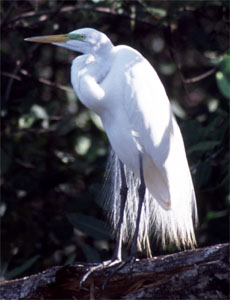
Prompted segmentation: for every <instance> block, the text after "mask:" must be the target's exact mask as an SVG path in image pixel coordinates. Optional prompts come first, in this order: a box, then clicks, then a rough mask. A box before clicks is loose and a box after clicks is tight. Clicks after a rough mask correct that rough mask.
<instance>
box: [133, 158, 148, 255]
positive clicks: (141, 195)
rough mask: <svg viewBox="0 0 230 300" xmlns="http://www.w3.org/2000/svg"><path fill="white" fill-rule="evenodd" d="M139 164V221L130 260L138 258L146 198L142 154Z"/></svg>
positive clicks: (137, 221)
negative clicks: (140, 230) (138, 241)
mask: <svg viewBox="0 0 230 300" xmlns="http://www.w3.org/2000/svg"><path fill="white" fill-rule="evenodd" d="M139 164H140V181H141V182H140V186H139V188H138V196H139V202H138V209H137V220H136V229H135V232H134V236H133V241H132V246H131V251H130V258H131V259H132V258H135V257H137V240H138V233H139V227H140V220H141V211H142V206H143V202H144V198H145V189H146V187H145V180H144V172H143V161H142V156H141V153H140V154H139Z"/></svg>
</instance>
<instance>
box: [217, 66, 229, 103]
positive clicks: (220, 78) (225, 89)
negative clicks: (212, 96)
mask: <svg viewBox="0 0 230 300" xmlns="http://www.w3.org/2000/svg"><path fill="white" fill-rule="evenodd" d="M216 82H217V85H218V88H219V90H220V92H221V94H222V95H223V96H224V97H225V98H227V99H229V96H230V80H229V76H226V75H225V74H224V73H223V72H221V71H219V72H217V73H216Z"/></svg>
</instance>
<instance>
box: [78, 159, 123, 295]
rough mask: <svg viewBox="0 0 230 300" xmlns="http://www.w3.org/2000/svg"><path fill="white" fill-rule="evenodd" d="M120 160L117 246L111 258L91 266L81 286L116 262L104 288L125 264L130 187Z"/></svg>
mask: <svg viewBox="0 0 230 300" xmlns="http://www.w3.org/2000/svg"><path fill="white" fill-rule="evenodd" d="M119 162H120V175H121V188H120V219H119V222H118V225H117V239H116V246H115V250H114V254H113V257H112V259H111V260H108V261H105V262H102V263H101V264H99V265H97V266H94V267H90V268H89V271H88V272H87V273H86V274H85V275H84V276H83V277H82V279H81V281H80V286H82V284H83V283H84V282H85V281H86V279H87V278H88V277H89V275H90V274H92V273H93V272H95V271H99V270H102V269H105V268H108V267H112V266H114V265H116V264H119V266H118V267H117V268H116V269H115V270H114V271H113V272H111V274H110V275H109V276H108V277H107V279H106V281H105V282H104V284H103V286H102V288H103V289H104V288H105V287H106V285H107V284H108V282H109V280H110V278H111V277H112V276H113V275H114V274H115V273H116V272H117V271H118V270H119V269H120V268H121V267H123V264H120V263H121V262H122V240H123V238H122V226H123V220H124V212H125V202H126V199H127V193H128V187H127V183H126V178H125V169H124V165H123V163H122V162H121V161H119Z"/></svg>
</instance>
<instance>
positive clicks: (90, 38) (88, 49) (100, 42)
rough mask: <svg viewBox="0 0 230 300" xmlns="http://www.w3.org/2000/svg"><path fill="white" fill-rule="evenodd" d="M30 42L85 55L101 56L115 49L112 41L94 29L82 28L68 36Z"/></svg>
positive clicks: (31, 40) (50, 36) (62, 35)
mask: <svg viewBox="0 0 230 300" xmlns="http://www.w3.org/2000/svg"><path fill="white" fill-rule="evenodd" d="M25 41H28V42H39V43H51V44H53V45H57V46H60V47H63V48H66V49H69V50H73V51H77V52H81V53H84V54H99V53H100V52H104V51H108V50H110V49H111V48H112V47H113V44H112V42H111V41H110V39H109V38H108V37H107V36H106V35H105V34H104V33H102V32H100V31H97V30H96V29H93V28H82V29H78V30H74V31H71V32H70V33H67V34H58V35H46V36H37V37H30V38H26V39H25Z"/></svg>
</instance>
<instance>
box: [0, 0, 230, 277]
mask: <svg viewBox="0 0 230 300" xmlns="http://www.w3.org/2000/svg"><path fill="white" fill-rule="evenodd" d="M81 27H94V28H96V29H99V30H101V31H103V32H105V33H106V34H107V35H108V36H109V37H110V38H111V39H112V41H113V42H114V44H116V45H118V44H127V45H130V46H132V47H134V48H136V49H138V50H139V51H140V52H141V53H142V54H143V55H144V56H145V57H146V58H147V59H148V60H149V61H150V62H151V64H152V65H153V66H154V68H155V69H156V70H157V72H158V74H159V76H160V78H161V79H162V81H163V83H164V85H165V87H166V90H167V93H168V96H169V98H170V100H171V101H172V106H173V110H174V112H175V114H176V116H177V118H178V122H179V125H180V127H181V129H182V133H183V136H184V141H185V146H186V150H187V155H188V160H189V163H190V167H191V170H192V174H193V179H194V183H195V189H196V195H197V202H198V209H199V217H200V225H199V228H198V232H197V237H198V244H199V246H204V245H210V244H215V243H220V242H226V241H227V240H228V204H229V195H228V194H229V186H228V185H229V179H228V178H229V136H228V134H229V114H228V112H229V111H228V109H229V86H230V84H229V81H230V78H229V76H230V54H229V49H228V46H229V4H228V1H220V0H217V1H146V0H135V1H110V0H106V1H100V0H97V1H96V0H92V1H77V0H76V1H2V5H1V33H2V42H1V62H2V63H1V84H2V89H1V90H2V96H1V100H2V101H1V188H2V190H1V191H2V197H1V206H0V214H1V217H2V221H1V223H2V224H1V225H2V227H1V228H2V229H1V238H2V240H1V241H2V244H1V250H2V253H1V254H2V264H1V267H2V268H1V270H2V277H3V278H8V279H10V278H13V277H16V276H17V277H18V276H23V275H26V274H31V273H36V272H38V271H42V270H44V269H45V268H48V267H50V266H52V265H57V264H58V265H60V264H67V263H71V262H73V261H76V260H77V261H91V262H92V261H95V262H96V261H100V260H103V259H108V258H110V257H111V255H112V252H113V248H114V240H113V239H112V237H111V235H110V229H109V228H106V226H105V225H104V222H105V212H103V210H102V207H101V200H100V199H101V197H100V195H101V194H100V193H101V187H102V184H103V175H104V171H105V165H106V157H107V153H108V141H107V138H106V135H105V133H104V132H103V130H102V129H101V126H100V123H99V122H98V118H97V117H96V116H95V114H93V113H92V112H89V111H88V110H86V109H85V108H84V107H83V105H82V104H81V103H80V102H79V101H78V100H77V97H76V95H75V94H74V92H73V90H72V87H71V84H70V65H71V61H72V59H73V58H74V57H75V56H76V55H78V54H77V53H74V52H71V51H67V50H65V49H59V48H57V47H54V46H52V45H39V44H38V45H33V44H29V43H26V42H24V38H26V37H31V36H37V35H46V34H58V33H68V32H70V31H72V30H74V29H77V28H81ZM118 101H119V99H118ZM159 105H160V104H159ZM182 184H183V183H182ZM73 225H74V226H75V227H76V228H75V229H74V227H73ZM153 248H154V246H153Z"/></svg>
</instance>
